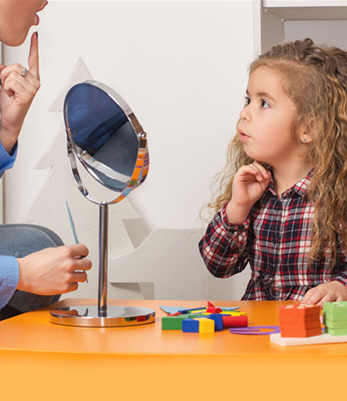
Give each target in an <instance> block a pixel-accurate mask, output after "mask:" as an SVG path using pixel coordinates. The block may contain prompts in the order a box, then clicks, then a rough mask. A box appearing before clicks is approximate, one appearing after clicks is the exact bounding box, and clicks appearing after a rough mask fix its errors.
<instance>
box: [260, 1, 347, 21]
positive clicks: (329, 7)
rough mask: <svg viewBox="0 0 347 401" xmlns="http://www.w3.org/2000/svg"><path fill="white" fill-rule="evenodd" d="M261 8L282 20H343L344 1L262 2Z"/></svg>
mask: <svg viewBox="0 0 347 401" xmlns="http://www.w3.org/2000/svg"><path fill="white" fill-rule="evenodd" d="M263 8H264V9H267V10H268V11H269V12H271V13H272V14H274V15H276V16H277V17H278V18H280V19H283V20H294V21H299V20H345V19H347V1H346V0H331V1H330V0H329V1H328V0H322V1H317V0H287V1H283V0H282V1H280V0H263Z"/></svg>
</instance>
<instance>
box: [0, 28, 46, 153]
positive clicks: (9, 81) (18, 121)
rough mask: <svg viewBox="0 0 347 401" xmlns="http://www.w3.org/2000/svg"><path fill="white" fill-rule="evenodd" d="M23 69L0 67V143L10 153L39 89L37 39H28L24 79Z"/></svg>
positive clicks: (21, 67)
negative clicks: (26, 68)
mask: <svg viewBox="0 0 347 401" xmlns="http://www.w3.org/2000/svg"><path fill="white" fill-rule="evenodd" d="M23 69H24V67H23V66H21V65H20V64H13V65H10V66H8V67H7V66H5V65H3V64H0V74H1V85H2V86H1V90H0V111H1V130H0V140H1V142H2V145H3V147H4V149H5V150H6V151H7V152H8V153H10V152H11V149H12V148H13V146H14V144H15V143H16V141H17V139H18V136H19V133H20V130H21V128H22V125H23V121H24V118H25V116H26V114H27V112H28V110H29V107H30V105H31V103H32V101H33V99H34V97H35V95H36V93H37V91H38V90H39V88H40V75H39V53H38V37H37V34H36V33H34V34H33V35H32V37H31V45H30V52H29V58H28V71H27V74H26V75H25V76H24V77H23V76H22V75H21V74H22V71H23Z"/></svg>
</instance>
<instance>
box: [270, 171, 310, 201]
mask: <svg viewBox="0 0 347 401" xmlns="http://www.w3.org/2000/svg"><path fill="white" fill-rule="evenodd" d="M269 171H270V172H271V179H270V183H269V185H268V187H267V189H266V190H265V193H264V196H265V194H266V192H267V191H269V192H271V193H272V195H276V189H275V183H274V180H273V176H272V169H271V168H269ZM313 173H314V168H312V169H311V170H310V171H309V172H308V174H307V175H306V176H305V177H304V178H302V179H301V180H300V181H298V182H297V183H296V184H294V185H293V186H292V187H291V188H288V189H287V190H286V191H285V192H284V193H283V197H286V196H291V195H292V194H293V192H295V193H297V194H298V195H299V196H304V195H305V194H306V193H307V191H308V187H309V185H310V183H311V180H312V176H313Z"/></svg>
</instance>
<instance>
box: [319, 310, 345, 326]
mask: <svg viewBox="0 0 347 401" xmlns="http://www.w3.org/2000/svg"><path fill="white" fill-rule="evenodd" d="M326 320H328V321H329V322H341V323H345V324H347V315H331V314H330V313H326V312H323V323H324V322H325V321H326ZM324 324H325V323H324Z"/></svg>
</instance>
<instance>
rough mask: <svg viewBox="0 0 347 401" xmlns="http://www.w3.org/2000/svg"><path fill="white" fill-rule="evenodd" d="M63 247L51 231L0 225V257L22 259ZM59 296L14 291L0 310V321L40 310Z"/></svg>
mask: <svg viewBox="0 0 347 401" xmlns="http://www.w3.org/2000/svg"><path fill="white" fill-rule="evenodd" d="M61 245H64V243H63V241H62V240H61V239H60V238H59V237H58V235H57V234H55V233H54V232H53V231H51V230H49V229H47V228H45V227H42V226H37V225H30V224H2V225H0V255H7V256H14V257H16V258H22V257H24V256H26V255H29V254H31V253H34V252H37V251H40V250H42V249H44V248H51V247H57V246H61ZM59 298H60V295H53V296H43V295H36V294H31V293H28V292H24V291H18V290H17V291H15V293H14V294H13V296H12V298H11V299H10V301H9V302H8V304H7V305H6V306H5V307H4V308H3V309H1V310H0V320H2V319H6V318H8V317H12V316H15V315H18V314H20V313H24V312H28V311H31V310H34V309H38V308H42V307H44V306H47V305H50V304H51V303H53V302H57V301H58V300H59Z"/></svg>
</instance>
